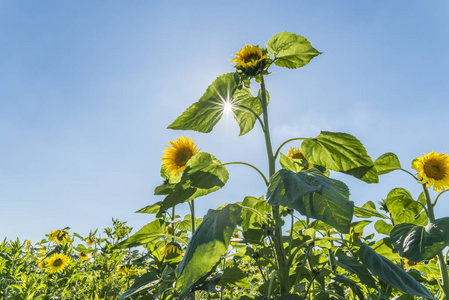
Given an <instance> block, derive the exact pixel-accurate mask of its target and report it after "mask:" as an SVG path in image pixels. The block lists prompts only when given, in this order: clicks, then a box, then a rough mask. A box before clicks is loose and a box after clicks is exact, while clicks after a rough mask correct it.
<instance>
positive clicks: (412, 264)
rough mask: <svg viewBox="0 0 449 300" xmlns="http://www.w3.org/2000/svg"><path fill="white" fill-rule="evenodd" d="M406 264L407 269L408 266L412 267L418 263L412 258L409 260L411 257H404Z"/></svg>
mask: <svg viewBox="0 0 449 300" xmlns="http://www.w3.org/2000/svg"><path fill="white" fill-rule="evenodd" d="M404 264H405V268H406V269H408V268H410V267H413V266H415V265H417V263H416V262H414V261H411V260H409V259H404Z"/></svg>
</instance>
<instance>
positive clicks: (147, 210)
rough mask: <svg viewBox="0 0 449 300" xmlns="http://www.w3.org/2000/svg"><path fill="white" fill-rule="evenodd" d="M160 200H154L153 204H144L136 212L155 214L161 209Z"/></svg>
mask: <svg viewBox="0 0 449 300" xmlns="http://www.w3.org/2000/svg"><path fill="white" fill-rule="evenodd" d="M161 206H162V201H159V202H156V203H154V204H151V205H148V206H145V207H144V208H141V209H139V210H138V211H136V213H142V214H157V213H158V212H159V211H160V210H161Z"/></svg>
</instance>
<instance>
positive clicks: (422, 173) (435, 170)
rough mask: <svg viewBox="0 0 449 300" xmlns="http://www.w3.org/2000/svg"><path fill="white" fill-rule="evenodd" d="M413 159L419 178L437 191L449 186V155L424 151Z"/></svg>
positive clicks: (413, 165) (413, 166) (413, 167)
mask: <svg viewBox="0 0 449 300" xmlns="http://www.w3.org/2000/svg"><path fill="white" fill-rule="evenodd" d="M423 154H424V156H423V157H417V158H415V159H414V160H413V161H412V169H415V170H416V171H418V179H419V180H420V181H421V183H422V184H426V186H427V187H430V186H431V185H432V186H433V189H434V190H435V191H437V192H439V191H440V190H444V189H446V188H449V156H448V155H447V154H445V153H441V154H438V153H436V152H433V151H432V152H430V153H429V154H425V153H423Z"/></svg>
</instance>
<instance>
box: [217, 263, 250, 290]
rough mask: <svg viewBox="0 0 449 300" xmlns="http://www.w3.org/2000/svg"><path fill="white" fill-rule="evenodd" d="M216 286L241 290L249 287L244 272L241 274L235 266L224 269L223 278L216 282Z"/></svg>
mask: <svg viewBox="0 0 449 300" xmlns="http://www.w3.org/2000/svg"><path fill="white" fill-rule="evenodd" d="M218 285H221V286H227V287H241V288H249V287H250V286H249V282H248V278H247V277H246V274H245V272H243V271H242V270H241V269H240V268H239V267H236V266H233V267H228V268H226V269H224V272H223V276H222V277H221V279H220V281H219V282H218Z"/></svg>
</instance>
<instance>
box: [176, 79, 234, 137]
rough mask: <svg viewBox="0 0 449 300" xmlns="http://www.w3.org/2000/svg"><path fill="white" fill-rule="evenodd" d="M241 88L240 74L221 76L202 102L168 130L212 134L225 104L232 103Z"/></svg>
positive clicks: (185, 113) (208, 89)
mask: <svg viewBox="0 0 449 300" xmlns="http://www.w3.org/2000/svg"><path fill="white" fill-rule="evenodd" d="M239 86H240V77H239V76H238V74H236V73H227V74H223V75H221V76H219V77H218V78H217V79H215V81H214V82H213V83H212V84H211V85H210V86H209V87H208V88H207V90H206V92H205V93H204V94H203V96H202V97H201V98H200V100H198V102H195V103H194V104H192V105H191V106H190V107H189V108H188V109H187V110H186V111H185V112H183V113H182V115H180V116H179V117H178V118H177V119H176V120H175V121H174V122H173V123H172V124H171V125H170V126H168V128H169V129H178V130H194V131H199V132H204V133H208V132H211V131H212V129H213V128H214V126H215V125H216V124H217V123H218V121H220V119H221V117H222V115H223V110H224V105H225V103H227V102H229V103H230V102H231V101H232V98H233V97H234V93H235V91H236V89H237V88H238V87H239Z"/></svg>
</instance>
